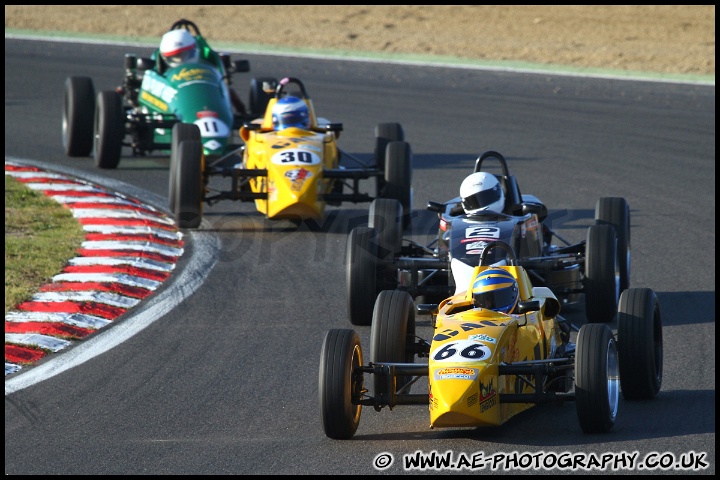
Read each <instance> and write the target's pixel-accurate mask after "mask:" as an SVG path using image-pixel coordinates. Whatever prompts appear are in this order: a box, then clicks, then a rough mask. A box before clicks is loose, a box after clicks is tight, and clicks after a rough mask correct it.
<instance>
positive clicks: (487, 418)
mask: <svg viewBox="0 0 720 480" xmlns="http://www.w3.org/2000/svg"><path fill="white" fill-rule="evenodd" d="M491 248H501V249H503V250H505V253H506V254H507V255H508V258H510V260H511V261H510V263H509V264H508V265H503V266H498V265H495V264H493V265H488V264H489V263H490V262H489V261H488V256H487V255H486V253H487V252H488V251H489V250H490V249H491ZM514 259H515V258H514V253H513V251H512V249H511V247H510V246H509V245H508V244H506V243H504V242H500V241H497V242H492V243H491V244H489V245H488V246H487V247H486V250H485V252H483V255H481V259H480V262H479V263H480V265H478V266H475V267H468V265H465V264H463V263H462V262H459V261H456V262H454V264H453V275H454V276H455V278H456V279H457V280H458V282H457V284H458V289H457V291H456V292H455V294H454V295H452V296H450V297H448V298H446V299H444V300H443V301H442V302H441V303H439V304H419V305H417V307H416V306H415V304H414V303H413V299H412V296H411V295H410V294H409V293H408V292H406V291H402V290H383V291H382V292H381V293H380V295H379V296H378V298H377V300H376V302H375V308H374V313H373V319H372V326H371V331H370V355H369V357H370V358H369V361H368V360H367V359H366V357H365V356H364V354H363V350H362V347H361V345H360V340H359V336H358V334H357V332H355V331H354V330H352V329H333V330H330V331H329V332H328V333H327V334H326V336H325V339H324V342H323V346H322V351H321V356H320V370H319V396H320V407H321V417H322V425H323V428H324V431H325V434H326V435H327V436H328V437H330V438H333V439H350V438H351V437H352V436H353V435H354V434H355V432H356V431H357V429H358V425H359V423H360V415H361V412H362V407H363V406H368V407H373V409H374V410H375V411H380V410H382V409H383V408H385V407H389V408H390V409H391V410H392V409H394V407H396V406H398V405H423V406H425V407H426V408H427V409H428V414H429V418H428V420H429V427H430V428H445V427H488V426H498V425H502V424H504V423H505V422H507V421H508V420H509V419H510V418H512V417H514V416H515V415H517V414H519V413H521V412H523V411H525V410H528V409H530V408H532V407H533V406H534V405H536V404H540V403H549V402H558V403H562V402H563V401H574V402H575V404H576V408H577V416H578V420H579V423H580V427H581V429H582V430H583V431H584V432H585V433H602V432H607V431H609V430H610V429H611V428H612V427H613V425H614V424H615V420H616V418H617V414H618V410H619V404H620V401H619V399H620V393H621V392H622V396H623V397H624V398H625V399H626V400H635V399H651V398H653V397H655V396H656V394H657V393H658V392H659V390H660V387H661V383H662V369H663V346H662V321H661V316H660V305H659V302H658V299H657V296H656V295H655V293H654V292H653V291H652V290H651V289H649V288H630V289H628V290H625V291H623V292H622V294H621V296H620V302H619V305H618V315H617V332H613V331H612V330H611V328H610V327H609V326H608V325H607V324H605V323H589V324H586V325H583V326H582V327H581V328H580V330H579V332H578V334H577V339H576V342H575V343H573V342H571V341H570V339H571V337H570V328H569V325H565V324H564V323H565V322H566V321H565V320H564V319H562V317H559V313H560V308H561V303H560V302H559V301H558V300H557V298H556V297H555V295H554V294H553V293H552V291H551V290H550V289H549V288H547V287H534V286H533V284H532V282H531V280H530V277H529V276H528V273H527V272H526V271H525V269H524V268H523V267H521V266H518V265H517V263H516V262H515V261H513V260H514ZM489 293H491V294H492V296H491V295H488V294H489ZM507 295H510V296H507ZM508 299H510V300H508ZM506 302H507V305H512V308H511V309H509V310H508V312H509V313H505V312H504V311H503V308H496V307H497V306H502V305H504V304H505V303H506ZM416 313H417V314H425V315H431V316H432V322H431V323H432V327H433V333H432V338H431V339H430V341H427V340H423V339H420V338H419V337H418V336H417V335H416V328H415V326H416V323H415V315H416ZM416 357H417V358H423V359H425V358H426V359H427V361H426V362H423V363H415V358H416ZM366 379H371V381H369V382H366ZM425 383H426V384H425ZM417 384H419V385H420V387H419V388H420V389H427V391H423V392H422V393H412V392H411V389H412V388H413V386H414V385H416V387H415V388H418V387H417Z"/></svg>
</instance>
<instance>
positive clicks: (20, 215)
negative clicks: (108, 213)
mask: <svg viewBox="0 0 720 480" xmlns="http://www.w3.org/2000/svg"><path fill="white" fill-rule="evenodd" d="M83 240H84V233H83V230H82V227H81V226H80V223H79V222H78V221H77V220H76V219H75V218H73V216H72V213H71V212H70V210H69V209H68V208H65V207H64V206H63V205H61V204H59V203H57V202H56V201H55V200H53V199H51V198H49V197H47V196H45V195H43V194H42V193H38V192H35V191H33V190H31V189H30V188H28V187H26V186H25V185H23V183H22V182H19V181H17V180H16V179H14V178H13V177H11V176H9V175H5V314H6V315H7V313H8V311H10V310H13V309H14V308H15V307H16V306H17V305H18V304H19V303H21V302H24V301H27V300H30V298H31V297H32V295H33V294H34V293H36V292H37V291H38V289H39V287H40V286H42V285H44V284H45V283H49V282H50V281H51V280H52V277H53V276H54V275H57V274H58V273H60V272H61V271H62V269H63V267H64V266H65V265H66V264H67V261H68V260H69V259H70V258H73V257H74V256H76V253H75V252H76V250H77V249H78V248H79V247H80V245H81V243H82V241H83Z"/></svg>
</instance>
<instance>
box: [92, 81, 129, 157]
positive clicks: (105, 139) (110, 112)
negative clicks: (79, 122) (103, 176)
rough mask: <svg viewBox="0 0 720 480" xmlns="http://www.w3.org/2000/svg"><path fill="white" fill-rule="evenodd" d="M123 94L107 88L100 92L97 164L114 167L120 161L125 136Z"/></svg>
mask: <svg viewBox="0 0 720 480" xmlns="http://www.w3.org/2000/svg"><path fill="white" fill-rule="evenodd" d="M124 116H125V114H124V112H123V106H122V96H121V95H120V94H119V93H117V92H115V91H113V90H105V91H102V92H100V93H99V94H98V97H97V105H96V108H95V165H96V166H97V167H98V168H103V169H114V168H117V166H118V163H120V154H121V153H122V146H123V139H124V137H125V118H124Z"/></svg>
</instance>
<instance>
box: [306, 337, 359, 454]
mask: <svg viewBox="0 0 720 480" xmlns="http://www.w3.org/2000/svg"><path fill="white" fill-rule="evenodd" d="M362 365H363V358H362V348H361V347H360V339H359V338H358V335H357V333H355V332H354V331H353V330H348V329H333V330H330V331H329V332H328V333H327V334H326V335H325V339H324V340H323V345H322V350H321V351H320V374H319V376H318V378H319V385H318V387H319V388H318V391H319V395H320V412H321V416H322V424H323V430H325V435H327V436H328V437H330V438H333V439H336V440H348V439H350V438H352V436H353V435H354V434H355V432H356V431H357V428H358V425H359V424H360V414H361V413H362V405H360V404H359V403H358V402H353V400H359V399H360V398H361V396H362V394H363V391H364V390H365V387H364V377H363V373H362V372H358V373H355V369H356V368H358V367H361V366H362Z"/></svg>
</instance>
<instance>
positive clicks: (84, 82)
mask: <svg viewBox="0 0 720 480" xmlns="http://www.w3.org/2000/svg"><path fill="white" fill-rule="evenodd" d="M94 118H95V86H94V85H93V82H92V79H91V78H90V77H69V78H68V79H67V80H65V101H64V103H63V117H62V140H63V147H64V148H65V155H67V156H68V157H87V156H89V155H90V153H92V149H93V121H94Z"/></svg>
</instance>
